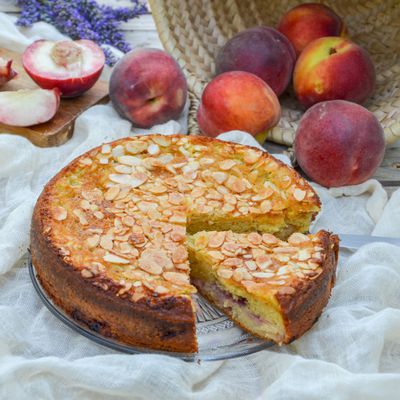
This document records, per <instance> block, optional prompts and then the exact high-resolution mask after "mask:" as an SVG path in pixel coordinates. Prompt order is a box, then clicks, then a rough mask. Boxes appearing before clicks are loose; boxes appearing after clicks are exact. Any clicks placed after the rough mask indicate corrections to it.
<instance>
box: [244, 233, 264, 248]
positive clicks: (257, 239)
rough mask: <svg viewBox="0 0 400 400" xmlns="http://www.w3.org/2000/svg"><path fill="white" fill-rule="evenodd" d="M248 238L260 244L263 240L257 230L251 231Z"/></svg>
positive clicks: (255, 243)
mask: <svg viewBox="0 0 400 400" xmlns="http://www.w3.org/2000/svg"><path fill="white" fill-rule="evenodd" d="M247 240H248V241H249V242H250V243H251V244H254V245H259V244H261V242H262V236H261V235H260V234H258V233H256V232H251V233H249V234H248V235H247Z"/></svg>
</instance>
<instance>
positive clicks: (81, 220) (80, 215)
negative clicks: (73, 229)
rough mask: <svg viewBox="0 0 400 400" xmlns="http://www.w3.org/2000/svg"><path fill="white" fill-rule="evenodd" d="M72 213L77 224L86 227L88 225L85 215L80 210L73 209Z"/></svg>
mask: <svg viewBox="0 0 400 400" xmlns="http://www.w3.org/2000/svg"><path fill="white" fill-rule="evenodd" d="M72 212H73V213H74V215H76V216H77V217H78V219H79V223H80V224H81V225H87V224H88V220H87V219H86V215H85V213H84V212H83V211H82V210H80V209H78V208H75V209H74V210H73V211H72Z"/></svg>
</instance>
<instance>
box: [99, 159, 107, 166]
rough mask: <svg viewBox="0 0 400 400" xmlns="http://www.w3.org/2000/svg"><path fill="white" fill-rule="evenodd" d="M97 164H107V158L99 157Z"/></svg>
mask: <svg viewBox="0 0 400 400" xmlns="http://www.w3.org/2000/svg"><path fill="white" fill-rule="evenodd" d="M99 163H100V164H103V165H105V164H108V158H107V157H100V158H99Z"/></svg>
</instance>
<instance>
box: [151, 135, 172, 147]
mask: <svg viewBox="0 0 400 400" xmlns="http://www.w3.org/2000/svg"><path fill="white" fill-rule="evenodd" d="M152 139H153V142H154V143H157V144H158V145H160V146H161V147H168V146H169V145H170V144H171V139H170V138H169V137H168V136H165V135H161V136H153V138H152Z"/></svg>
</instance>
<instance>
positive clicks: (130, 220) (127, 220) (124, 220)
mask: <svg viewBox="0 0 400 400" xmlns="http://www.w3.org/2000/svg"><path fill="white" fill-rule="evenodd" d="M122 223H123V224H124V225H126V226H134V225H135V220H134V219H133V218H132V217H130V216H129V215H127V216H126V217H123V218H122Z"/></svg>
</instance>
